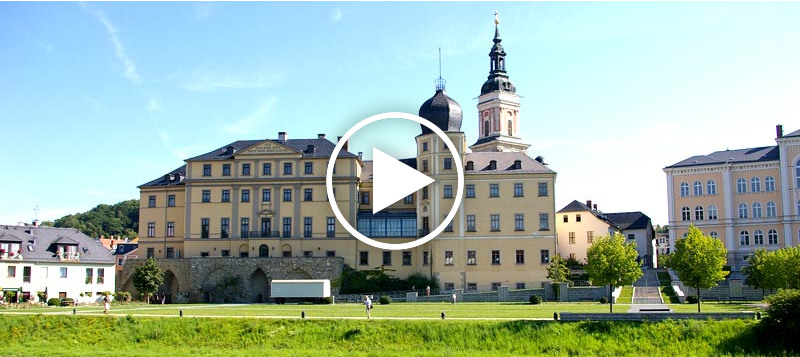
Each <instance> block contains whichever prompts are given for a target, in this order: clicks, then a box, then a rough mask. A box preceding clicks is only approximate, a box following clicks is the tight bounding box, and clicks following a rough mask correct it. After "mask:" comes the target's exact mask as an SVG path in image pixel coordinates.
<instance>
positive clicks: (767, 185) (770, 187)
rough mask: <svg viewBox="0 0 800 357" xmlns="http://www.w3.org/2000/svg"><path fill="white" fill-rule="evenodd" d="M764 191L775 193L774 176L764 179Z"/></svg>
mask: <svg viewBox="0 0 800 357" xmlns="http://www.w3.org/2000/svg"><path fill="white" fill-rule="evenodd" d="M764 191H767V192H773V191H775V178H774V177H772V176H767V177H765V178H764Z"/></svg>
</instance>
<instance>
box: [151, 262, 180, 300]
mask: <svg viewBox="0 0 800 357" xmlns="http://www.w3.org/2000/svg"><path fill="white" fill-rule="evenodd" d="M179 288H180V284H179V282H178V279H177V278H176V277H175V273H173V272H172V271H171V270H167V271H165V272H164V283H163V284H161V286H160V287H159V288H158V291H156V293H158V294H159V295H161V294H165V295H166V296H165V298H164V302H165V303H168V304H170V303H172V302H174V301H175V298H176V297H177V296H178V291H179Z"/></svg>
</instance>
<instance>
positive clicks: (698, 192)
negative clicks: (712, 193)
mask: <svg viewBox="0 0 800 357" xmlns="http://www.w3.org/2000/svg"><path fill="white" fill-rule="evenodd" d="M694 195H695V196H702V195H703V183H702V182H700V181H695V182H694Z"/></svg>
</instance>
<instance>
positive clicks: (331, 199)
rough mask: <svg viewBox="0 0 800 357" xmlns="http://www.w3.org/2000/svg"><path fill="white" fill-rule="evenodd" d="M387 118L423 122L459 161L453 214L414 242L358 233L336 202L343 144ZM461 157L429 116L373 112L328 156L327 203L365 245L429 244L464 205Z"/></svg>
mask: <svg viewBox="0 0 800 357" xmlns="http://www.w3.org/2000/svg"><path fill="white" fill-rule="evenodd" d="M384 119H406V120H412V121H415V122H417V123H419V124H421V125H424V126H425V127H427V128H428V129H430V130H432V131H433V132H434V133H435V134H436V135H437V136H439V137H440V138H441V139H442V140H444V143H445V145H447V148H448V149H449V150H450V154H452V155H453V161H455V164H456V173H457V176H458V185H457V188H456V197H455V200H454V201H453V207H452V208H450V213H448V214H447V217H445V218H444V221H442V223H441V224H439V226H438V227H436V229H434V230H433V231H432V232H430V233H428V235H426V236H424V237H422V238H419V239H415V240H413V241H411V242H406V243H384V242H379V241H376V240H374V239H372V238H369V237H367V236H365V235H363V234H361V232H359V231H358V230H357V229H355V228H353V226H352V225H350V222H348V221H347V220H346V219H344V216H343V215H342V212H341V211H340V210H339V205H338V204H337V203H336V197H335V196H334V195H333V165H334V164H336V159H337V158H338V157H339V152H340V151H341V150H342V147H343V146H344V143H346V142H347V141H348V140H350V136H352V135H353V134H354V133H355V132H356V131H358V130H360V129H361V128H363V127H365V126H367V125H369V124H372V123H374V122H376V121H379V120H384ZM460 158H461V156H460V155H459V154H458V151H457V150H456V146H455V144H453V142H452V141H451V140H450V138H449V137H447V135H446V134H445V133H444V131H442V129H439V127H438V126H436V125H433V123H431V122H430V121H428V120H427V119H423V118H421V117H419V116H416V115H414V114H408V113H402V112H389V113H382V114H376V115H373V116H371V117H369V118H366V119H364V120H362V121H360V122H358V124H356V125H354V126H353V127H351V128H350V130H348V131H347V133H345V134H344V136H343V137H342V138H341V139H340V140H339V142H338V143H337V144H336V147H335V148H334V149H333V152H332V153H331V157H330V158H329V159H328V169H327V173H326V175H325V189H326V191H327V193H328V203H330V204H331V209H333V214H334V215H335V216H336V219H337V220H339V223H341V224H342V226H344V229H346V230H347V232H349V233H350V234H352V235H353V236H354V237H356V238H357V239H358V240H360V241H362V242H364V243H366V244H369V245H371V246H373V247H375V248H379V249H387V250H401V249H411V248H414V247H418V246H420V245H422V244H425V243H427V242H428V241H430V240H431V239H433V238H434V237H436V236H437V235H439V233H442V231H444V229H445V228H446V227H447V225H448V224H450V222H451V221H452V220H453V218H455V216H456V212H458V208H459V207H460V206H461V196H462V194H463V193H464V167H463V165H462V163H461V159H460Z"/></svg>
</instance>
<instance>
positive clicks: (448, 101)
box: [419, 90, 461, 134]
mask: <svg viewBox="0 0 800 357" xmlns="http://www.w3.org/2000/svg"><path fill="white" fill-rule="evenodd" d="M419 116H420V117H423V118H425V119H428V120H429V121H431V122H432V123H433V124H434V125H436V126H438V127H439V129H442V131H461V106H460V105H458V103H457V102H456V101H455V100H454V99H453V98H450V97H448V96H447V94H445V93H444V90H437V91H436V94H434V96H433V97H431V98H430V99H428V100H426V101H425V103H422V106H420V107H419ZM420 126H421V127H422V133H423V134H430V133H432V132H433V131H432V130H430V129H428V128H427V127H426V126H424V125H420Z"/></svg>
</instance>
